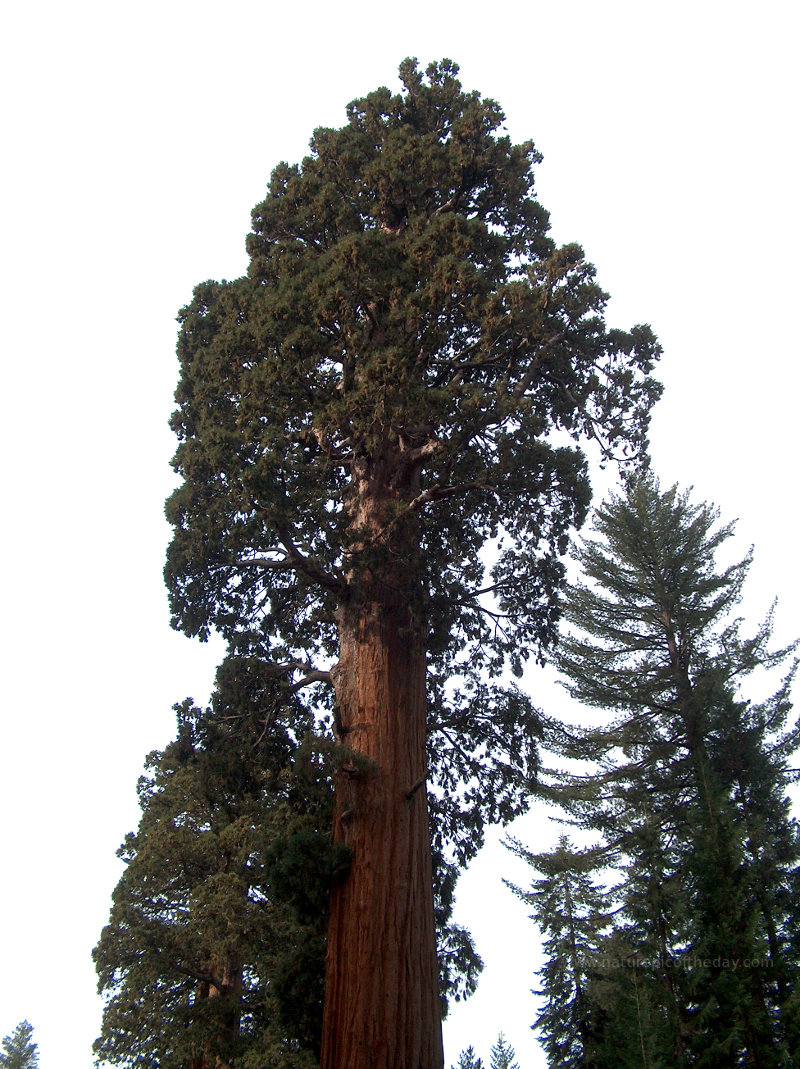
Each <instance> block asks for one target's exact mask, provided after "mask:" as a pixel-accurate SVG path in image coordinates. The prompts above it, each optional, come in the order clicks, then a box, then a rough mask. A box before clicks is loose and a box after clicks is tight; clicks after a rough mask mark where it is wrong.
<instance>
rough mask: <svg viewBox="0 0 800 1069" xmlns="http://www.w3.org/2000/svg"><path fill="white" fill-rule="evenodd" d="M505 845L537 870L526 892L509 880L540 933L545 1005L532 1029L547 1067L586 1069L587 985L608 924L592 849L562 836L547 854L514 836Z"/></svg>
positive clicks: (589, 1062) (590, 1040) (590, 1042)
mask: <svg viewBox="0 0 800 1069" xmlns="http://www.w3.org/2000/svg"><path fill="white" fill-rule="evenodd" d="M508 845H509V847H510V849H511V850H512V851H513V853H515V854H516V855H517V856H518V857H521V858H523V859H524V860H525V861H527V862H528V863H529V864H530V865H531V866H533V867H534V868H535V869H536V870H537V871H538V872H539V873H541V876H540V877H539V878H538V879H534V881H533V882H532V885H531V887H530V889H528V890H526V889H524V888H521V887H517V886H515V885H513V884H509V886H510V887H511V889H512V890H513V891H514V893H515V894H516V895H517V896H518V897H519V898H521V899H522V901H523V902H525V903H526V904H527V905H529V906H531V907H532V908H533V913H532V914H531V918H532V920H534V921H535V922H536V924H537V926H538V927H539V929H540V931H541V933H542V935H543V936H544V940H543V948H544V952H545V957H546V961H545V964H544V966H543V967H542V969H541V970H540V971H539V974H538V975H539V976H540V977H541V983H542V986H541V989H540V990H539V991H538V992H537V994H539V995H542V996H544V999H545V1004H544V1008H543V1009H542V1011H541V1012H540V1014H539V1016H538V1017H537V1019H536V1024H535V1026H534V1027H536V1028H538V1029H541V1033H542V1043H543V1045H544V1047H545V1050H546V1051H547V1056H548V1064H549V1065H550V1066H551V1067H553V1069H590V1067H591V1066H593V1065H594V1061H593V1048H594V1031H595V1029H596V1022H595V1020H594V1019H593V1018H594V1009H593V1006H592V1002H591V998H590V994H589V985H590V982H591V978H592V975H593V970H594V968H595V965H594V964H593V963H594V960H595V958H596V957H597V955H598V952H599V947H600V944H601V940H602V933H603V930H604V929H605V928H606V927H607V926H608V923H609V918H608V915H607V913H606V911H605V910H604V896H603V892H602V889H601V888H600V887H598V886H597V885H596V884H595V882H594V881H593V878H592V876H593V872H594V871H595V870H596V869H597V868H598V865H599V862H598V857H597V852H596V851H585V852H581V851H577V850H574V849H572V848H571V846H570V844H569V840H568V839H567V837H566V836H565V835H564V836H561V838H560V839H559V842H558V845H557V846H556V847H555V849H554V850H552V851H550V852H548V853H541V854H536V853H534V852H533V851H530V850H527V849H526V848H525V847H524V846H523V845H522V844H521V843H520V842H519V841H518V840H516V839H509V840H508Z"/></svg>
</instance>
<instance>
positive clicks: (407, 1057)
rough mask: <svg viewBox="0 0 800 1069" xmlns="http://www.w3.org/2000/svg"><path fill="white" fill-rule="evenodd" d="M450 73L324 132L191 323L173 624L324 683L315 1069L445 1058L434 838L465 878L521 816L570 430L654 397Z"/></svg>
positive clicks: (572, 438)
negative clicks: (323, 841)
mask: <svg viewBox="0 0 800 1069" xmlns="http://www.w3.org/2000/svg"><path fill="white" fill-rule="evenodd" d="M457 73H458V68H457V67H456V66H455V65H454V64H453V63H451V62H449V61H446V60H445V61H443V62H441V63H438V64H433V65H431V66H430V67H429V68H428V69H427V71H426V72H425V73H424V74H423V73H422V72H421V71H420V70H419V69H418V67H417V64H416V62H415V61H412V60H407V61H405V62H404V63H403V64H402V65H401V68H400V76H401V80H402V85H403V88H402V91H401V92H400V93H398V94H392V93H391V92H390V91H389V90H388V89H385V88H383V89H378V90H376V91H375V92H373V93H371V94H369V95H368V96H366V97H364V98H363V99H361V100H356V101H354V102H353V103H352V104H350V105H349V107H348V109H347V123H346V125H345V126H344V127H343V128H342V129H339V130H333V129H319V130H317V131H316V132H315V133H314V136H313V138H312V140H311V151H310V154H309V155H308V156H307V157H306V159H304V160H303V162H302V163H301V164H299V165H295V166H290V165H288V164H280V165H279V166H278V167H277V168H276V169H275V171H274V172H273V175H272V178H271V181H270V184H269V189H268V192H267V195H266V198H265V199H264V201H263V202H262V203H261V204H259V205H258V206H257V207H256V208H255V210H254V212H253V229H252V233H251V234H250V236H249V238H248V252H249V256H250V266H249V270H248V272H247V275H246V276H245V277H244V278H240V279H237V280H235V281H233V282H222V283H217V282H206V283H204V284H202V285H200V286H198V287H197V289H196V290H195V293H194V297H193V300H192V302H191V303H190V304H189V305H188V307H187V308H185V309H184V310H183V312H182V313H181V317H180V320H181V333H180V339H179V346H178V352H179V357H180V363H181V379H180V384H179V387H178V391H177V401H178V410H177V412H176V413H175V416H174V419H173V426H174V429H175V431H176V433H177V435H178V437H179V439H180V444H179V447H178V451H177V454H176V458H175V466H176V470H177V471H178V473H179V474H180V475H181V476H182V479H183V482H182V485H181V486H180V487H179V488H178V489H177V490H176V491H175V493H174V494H173V496H172V497H171V498H170V500H169V503H168V516H169V519H170V521H171V522H172V524H173V525H174V527H175V534H174V538H173V541H172V544H171V546H170V549H169V554H168V561H167V568H166V577H167V582H168V585H169V588H170V593H171V599H172V610H173V619H174V624H175V626H176V627H179V628H181V629H182V630H184V631H185V632H187V633H188V634H191V635H198V636H200V637H201V638H202V637H205V636H206V635H208V634H209V632H210V631H212V630H216V631H217V632H219V633H220V634H222V635H223V636H224V637H225V638H226V639H227V641H228V643H229V646H230V651H231V654H232V655H233V656H244V655H246V656H248V657H259V658H261V659H262V660H263V661H264V662H265V664H266V665H267V666H268V667H269V670H270V671H272V672H274V673H275V675H276V677H279V678H282V679H283V680H284V682H285V687H286V688H287V689H288V690H291V689H295V690H296V689H299V688H300V687H303V686H315V687H317V688H327V689H328V692H329V693H330V694H331V703H330V708H331V709H332V711H333V723H334V725H335V731H336V733H337V736H338V739H339V741H340V743H341V746H340V748H339V754H340V758H339V770H338V772H337V777H338V780H337V784H336V811H335V817H334V821H335V827H334V835H335V838H336V839H337V840H338V841H341V842H344V843H346V844H347V846H348V847H349V848H350V850H351V853H352V864H351V867H350V870H349V874H348V876H347V878H346V879H345V880H343V881H342V882H341V883H340V884H339V885H338V886H337V887H336V888H335V889H334V891H333V893H332V899H331V903H330V922H329V929H328V950H327V973H326V995H325V1015H324V1025H323V1040H322V1057H321V1064H322V1066H323V1067H325V1069H334V1067H336V1069H345V1067H346V1069H366V1067H368V1066H374V1067H377V1066H381V1067H387V1069H388V1067H397V1069H423V1067H424V1069H436V1067H438V1066H441V1064H442V1046H441V1029H440V1003H439V999H438V993H437V988H438V975H437V962H436V955H435V943H434V913H433V896H432V887H431V883H432V873H431V847H430V843H431V840H432V841H433V845H434V849H435V850H436V851H437V853H440V854H442V855H447V856H449V857H450V859H451V860H455V861H459V860H463V859H464V858H465V857H468V856H469V855H470V853H471V852H472V851H473V850H474V849H475V844H476V843H477V842H478V841H479V840H480V829H481V827H482V825H483V822H484V821H485V820H490V819H495V818H497V817H501V818H503V817H506V816H508V815H510V814H512V813H513V812H514V811H515V808H514V807H515V806H518V805H519V804H521V803H520V797H521V794H522V788H523V787H524V780H525V778H526V777H529V776H531V775H532V774H533V772H534V752H533V742H532V741H531V740H532V736H533V729H534V727H535V714H534V711H533V709H532V707H531V706H530V703H529V702H528V700H527V699H526V698H525V697H524V696H523V695H522V694H521V693H520V692H519V691H518V690H516V689H515V688H514V687H513V686H507V687H503V686H502V685H501V684H500V682H499V681H498V677H499V676H500V674H501V673H502V672H503V670H504V667H506V666H507V667H509V668H510V669H512V670H514V671H519V670H520V669H521V665H522V661H523V659H524V657H525V656H526V655H527V654H528V653H529V652H532V651H536V650H537V649H538V650H541V649H543V648H545V647H546V646H547V645H548V643H549V642H550V641H551V639H552V637H553V634H554V629H555V624H556V619H557V615H558V591H559V587H560V584H561V580H562V576H563V567H562V564H561V561H560V556H561V554H562V553H563V552H564V550H565V548H566V542H567V538H568V533H569V531H570V529H571V528H573V527H574V526H576V525H578V524H580V523H581V521H582V520H583V518H584V515H585V513H586V509H587V506H588V502H589V486H588V481H587V470H586V460H585V458H584V455H583V452H582V451H581V442H582V441H585V440H587V439H590V438H593V439H595V440H596V441H597V442H599V444H600V448H601V449H602V450H603V451H604V453H606V454H608V455H611V454H614V455H622V454H626V453H627V454H636V453H638V452H639V451H641V449H642V448H643V446H644V444H645V436H646V428H647V418H648V411H649V409H650V406H651V404H652V403H653V401H654V400H655V398H656V397H657V395H658V386H657V385H656V384H655V383H654V382H653V381H652V379H651V378H650V372H651V371H652V368H653V363H654V361H655V359H656V357H657V355H658V345H657V343H656V341H655V338H654V337H653V335H652V333H651V332H650V330H649V328H647V327H635V328H633V329H632V330H631V331H630V332H623V331H619V330H609V329H607V327H606V325H605V322H604V318H603V308H604V302H605V295H604V294H603V292H602V291H601V290H600V288H599V287H598V286H597V285H596V283H595V277H594V270H593V268H592V267H591V265H590V264H588V263H587V262H586V261H585V260H584V257H583V253H582V251H581V249H580V248H579V247H577V246H575V245H570V246H566V247H563V248H557V247H556V246H555V245H554V243H553V242H552V241H551V239H550V238H549V237H548V233H547V231H548V217H547V213H546V212H545V211H544V210H543V208H542V207H541V206H540V205H539V204H538V202H537V201H536V200H535V198H534V195H533V170H532V169H533V165H534V164H535V163H536V162H537V161H538V158H539V157H538V155H537V153H536V151H535V150H534V147H533V145H532V144H531V143H530V142H528V143H525V144H521V145H514V144H512V143H511V142H510V140H509V139H508V138H507V137H505V136H503V135H502V133H501V132H500V128H501V125H502V122H503V114H502V112H501V111H500V109H499V107H498V106H497V104H496V103H494V102H493V101H491V100H488V99H484V98H481V97H480V96H479V95H478V94H477V93H466V92H464V91H463V90H462V88H461V85H460V83H459V81H458V80H457ZM487 546H488V547H490V548H491V550H492V552H491V553H488V554H487V553H485V552H484V553H482V552H481V551H482V550H484V548H485V547H487ZM487 560H491V561H492V563H491V564H490V565H487ZM487 678H493V679H494V680H495V682H494V683H493V684H492V685H491V686H490V685H489V684H487V683H485V682H484V681H485V680H486V679H487ZM320 701H321V702H324V699H323V698H321V699H320ZM429 810H430V813H431V815H432V816H433V818H434V820H433V825H434V826H433V828H432V830H431V829H429ZM448 852H449V854H448Z"/></svg>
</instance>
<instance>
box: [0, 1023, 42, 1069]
mask: <svg viewBox="0 0 800 1069" xmlns="http://www.w3.org/2000/svg"><path fill="white" fill-rule="evenodd" d="M2 1046H3V1049H2V1051H0V1066H2V1067H3V1069H38V1066H39V1055H38V1052H37V1046H36V1044H35V1043H34V1042H33V1026H32V1025H30V1024H28V1022H27V1021H20V1023H19V1024H18V1025H17V1027H16V1028H15V1029H14V1031H13V1032H12V1033H11V1035H10V1036H6V1037H5V1039H4V1040H3V1044H2Z"/></svg>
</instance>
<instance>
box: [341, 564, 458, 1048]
mask: <svg viewBox="0 0 800 1069" xmlns="http://www.w3.org/2000/svg"><path fill="white" fill-rule="evenodd" d="M367 586H368V587H369V594H368V595H367V596H366V599H362V600H361V601H360V603H359V604H352V603H351V604H349V605H344V606H342V608H341V609H340V613H339V634H340V659H339V663H338V665H337V666H336V668H335V669H334V671H333V673H332V674H333V678H334V683H335V689H336V700H337V706H338V715H339V720H340V725H339V727H340V735H341V739H342V742H343V743H344V745H345V746H346V747H347V748H348V750H349V751H352V756H350V755H348V756H347V757H346V758H345V760H344V761H343V767H342V768H341V769H340V771H339V772H338V773H337V779H338V782H337V784H336V813H335V818H334V820H335V823H334V838H335V839H336V840H337V841H339V842H343V843H345V844H346V845H347V846H348V847H349V848H350V849H351V851H352V867H351V869H350V872H349V874H348V876H347V879H346V880H345V881H343V883H342V884H341V885H339V886H337V887H335V888H334V890H333V893H332V896H331V902H330V922H329V929H328V949H327V966H326V981H325V982H326V987H325V1011H324V1017H323V1037H322V1054H321V1060H320V1067H321V1069H441V1067H442V1065H443V1058H444V1056H443V1051H442V1030H441V1008H440V1001H439V971H438V964H437V960H436V936H435V927H434V917H433V892H432V883H431V852H430V838H429V833H428V809H427V797H426V792H425V785H424V779H425V773H426V758H425V713H426V694H425V669H426V663H425V649H424V645H423V638H422V635H421V634H420V631H421V630H423V629H420V628H419V627H412V617H413V611H412V612H410V611H409V598H408V596H407V595H405V596H404V594H403V591H402V590H401V589H400V586H399V583H392V584H377V583H373V582H370V583H368V584H367ZM364 589H365V587H364V586H361V590H362V591H363V590H364Z"/></svg>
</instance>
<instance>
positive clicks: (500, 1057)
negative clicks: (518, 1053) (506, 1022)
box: [489, 1032, 519, 1069]
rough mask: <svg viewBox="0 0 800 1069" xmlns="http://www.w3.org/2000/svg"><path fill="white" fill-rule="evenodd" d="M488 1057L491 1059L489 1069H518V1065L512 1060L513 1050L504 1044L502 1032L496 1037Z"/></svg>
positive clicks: (504, 1039)
mask: <svg viewBox="0 0 800 1069" xmlns="http://www.w3.org/2000/svg"><path fill="white" fill-rule="evenodd" d="M489 1057H490V1059H491V1061H490V1062H489V1065H490V1067H491V1069H519V1064H518V1063H517V1062H516V1061H515V1060H514V1057H515V1055H514V1048H513V1047H512V1046H511V1045H510V1044H509V1043H507V1042H506V1038H505V1036H504V1035H503V1033H502V1032H501V1033H500V1035H499V1036H498V1037H497V1041H496V1043H495V1044H494V1046H493V1047H492V1049H491V1051H490V1053H489Z"/></svg>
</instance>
